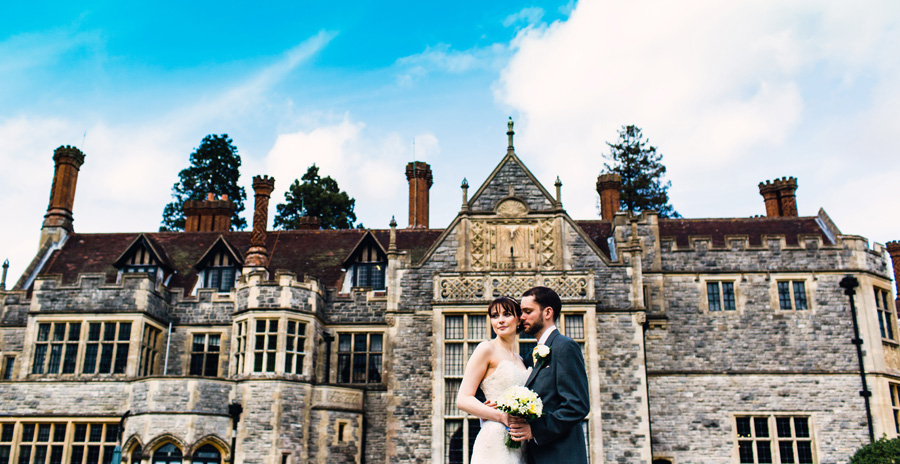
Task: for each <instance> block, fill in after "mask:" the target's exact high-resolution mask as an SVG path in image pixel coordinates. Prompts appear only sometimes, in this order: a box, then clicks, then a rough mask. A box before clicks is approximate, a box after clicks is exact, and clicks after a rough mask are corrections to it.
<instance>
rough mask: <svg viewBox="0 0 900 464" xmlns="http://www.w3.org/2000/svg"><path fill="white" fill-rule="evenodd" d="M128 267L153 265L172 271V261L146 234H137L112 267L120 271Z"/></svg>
mask: <svg viewBox="0 0 900 464" xmlns="http://www.w3.org/2000/svg"><path fill="white" fill-rule="evenodd" d="M128 265H153V266H160V267H162V268H165V269H167V270H171V269H172V261H171V260H170V259H169V257H168V256H167V255H166V253H165V250H163V248H162V247H161V246H160V245H159V244H158V243H156V241H155V240H153V239H152V238H151V237H150V236H149V235H147V234H139V235H138V236H137V237H135V239H134V240H132V241H131V244H130V245H128V248H126V249H125V251H124V252H122V254H121V255H119V257H118V258H117V259H116V260H115V262H114V263H113V267H115V268H116V269H122V268H123V267H125V266H128Z"/></svg>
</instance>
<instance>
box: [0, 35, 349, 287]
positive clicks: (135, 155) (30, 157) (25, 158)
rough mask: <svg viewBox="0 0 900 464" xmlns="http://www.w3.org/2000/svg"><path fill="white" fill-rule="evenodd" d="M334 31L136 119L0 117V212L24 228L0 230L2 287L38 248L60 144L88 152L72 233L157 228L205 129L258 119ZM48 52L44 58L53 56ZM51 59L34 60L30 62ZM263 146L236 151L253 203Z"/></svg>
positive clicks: (11, 280) (10, 284) (13, 278)
mask: <svg viewBox="0 0 900 464" xmlns="http://www.w3.org/2000/svg"><path fill="white" fill-rule="evenodd" d="M332 37H334V34H330V33H325V32H322V33H319V34H318V35H316V36H314V37H312V38H310V39H308V40H306V41H304V42H302V43H301V44H299V45H297V46H296V47H294V48H292V49H291V50H288V51H287V52H285V54H284V55H283V56H282V57H281V58H280V59H278V60H276V61H275V62H274V63H272V64H270V65H269V66H266V67H263V68H261V69H260V70H259V71H258V72H256V73H254V74H253V75H251V76H250V77H249V78H247V79H245V80H243V81H238V82H236V83H234V84H233V85H232V87H230V88H228V89H225V91H224V92H221V94H222V96H216V97H213V98H206V97H203V96H200V97H198V98H197V100H194V101H188V102H185V103H184V105H182V106H180V107H177V108H173V109H171V110H170V111H168V112H166V113H165V114H146V115H144V117H142V118H138V120H137V121H136V122H130V123H126V122H119V121H116V120H114V119H113V118H109V117H104V116H102V114H103V112H102V110H99V109H98V110H97V113H94V112H93V111H92V112H91V113H89V114H87V115H66V116H64V117H47V116H39V115H24V114H23V115H17V116H9V117H6V118H5V119H0V141H2V143H0V165H2V166H4V169H2V170H0V186H2V193H3V194H2V195H0V210H2V211H4V214H5V215H7V217H10V218H15V221H16V224H23V225H24V226H25V227H4V228H0V243H2V244H3V245H4V246H3V248H2V249H0V261H2V260H3V259H5V258H7V257H8V258H9V260H10V270H9V278H8V281H7V285H8V286H12V285H13V284H14V283H15V281H16V279H18V276H19V275H20V274H21V273H22V272H23V271H24V269H25V267H26V266H27V265H28V263H29V262H30V261H31V259H32V258H33V257H34V254H35V253H36V252H37V242H38V239H39V237H40V224H41V221H42V217H43V215H44V212H45V211H46V208H47V203H48V199H49V194H50V186H51V182H52V177H53V160H52V155H53V150H54V149H55V148H56V147H58V146H59V145H62V144H70V145H77V146H78V147H79V148H82V149H83V151H84V153H85V163H84V166H83V167H82V169H81V171H80V173H79V177H78V186H77V191H76V195H75V205H74V212H73V214H74V217H75V223H74V227H75V230H76V231H77V232H113V231H114V232H125V231H153V230H157V229H158V228H159V222H160V219H161V217H162V209H163V207H164V206H165V205H166V204H167V203H168V202H169V201H171V197H170V194H171V188H172V184H173V183H174V182H175V181H176V180H177V174H178V172H179V171H180V170H181V169H183V168H185V167H187V159H188V155H189V154H190V152H191V151H192V150H193V148H194V147H196V146H197V145H199V142H200V140H201V139H202V137H203V136H204V135H206V134H207V133H208V132H207V131H209V129H210V127H223V126H225V127H235V126H237V127H242V126H244V125H246V123H247V121H248V120H252V121H253V122H257V121H256V117H257V116H258V115H259V114H260V113H263V112H265V111H266V110H268V111H272V109H271V108H267V107H266V105H265V103H267V102H268V100H269V99H270V98H272V97H271V92H270V91H271V88H272V87H273V86H275V85H276V84H277V83H278V82H280V81H281V80H282V79H284V78H285V77H286V76H287V75H288V74H290V72H291V71H293V70H294V69H296V68H297V67H298V66H300V65H302V63H304V62H305V61H306V60H308V59H309V58H310V57H311V56H312V55H313V54H315V53H316V52H317V51H319V50H321V49H322V48H323V47H325V46H326V45H327V44H328V42H329V40H331V38H332ZM9 43H10V42H9V41H7V42H6V43H5V44H7V45H8V44H9ZM13 43H16V42H13ZM48 47H49V48H50V49H51V50H55V48H56V47H55V46H52V47H50V46H48ZM53 53H59V52H53ZM53 53H51V52H47V53H45V55H46V56H48V57H52V56H53ZM39 58H40V57H39ZM47 59H49V58H40V59H38V60H37V61H35V63H38V64H39V63H42V62H44V61H46V60H47ZM34 65H36V64H34ZM17 66H19V65H17ZM23 66H24V65H23ZM29 66H32V65H29ZM19 67H22V66H19ZM282 105H289V103H282ZM98 114H100V116H98ZM261 117H269V118H272V117H273V115H272V114H265V115H263V116H261ZM276 117H277V116H276ZM223 121H226V122H227V123H226V124H223ZM278 122H279V121H277V120H276V121H271V124H272V125H273V126H275V125H276V124H277V123H278ZM85 133H86V137H85ZM83 138H84V142H83V144H82V139H83ZM268 148H269V147H268V146H266V147H253V146H249V147H248V146H246V145H245V146H243V147H242V153H243V161H244V169H243V170H242V171H243V172H244V174H245V175H244V176H242V177H241V184H242V185H244V187H245V189H247V191H248V194H249V195H248V196H249V197H250V198H249V199H250V202H249V205H252V195H253V194H252V189H251V188H250V183H251V178H252V174H251V173H256V172H259V171H256V170H254V169H253V168H255V167H257V166H258V165H259V163H258V162H257V161H256V160H254V159H253V155H252V154H253V153H254V152H255V153H262V152H264V151H265V150H267V149H268ZM248 153H249V154H250V155H248ZM248 174H249V175H248ZM276 174H277V172H276ZM301 174H302V173H301ZM297 177H299V175H298V176H297ZM249 209H250V210H251V211H248V212H245V214H246V215H249V216H251V217H252V206H251V207H250V208H249ZM251 219H252V218H251ZM248 222H249V221H248Z"/></svg>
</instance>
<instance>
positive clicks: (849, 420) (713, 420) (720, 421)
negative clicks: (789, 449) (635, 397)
mask: <svg viewBox="0 0 900 464" xmlns="http://www.w3.org/2000/svg"><path fill="white" fill-rule="evenodd" d="M649 384H650V392H651V397H650V407H651V419H652V421H653V453H654V456H659V457H669V458H674V459H675V461H674V462H678V463H679V464H701V463H702V464H715V463H722V464H725V463H733V462H737V459H736V454H737V438H736V432H735V430H734V427H735V423H734V416H735V415H748V414H752V415H760V416H765V415H768V414H776V415H777V414H785V415H808V416H811V421H810V428H811V430H812V431H813V434H814V441H815V447H814V448H815V449H816V450H817V451H818V460H817V461H816V462H818V463H820V464H836V463H842V462H847V461H848V460H849V458H850V456H852V454H853V453H854V452H855V451H856V449H858V448H859V447H860V446H862V445H864V444H866V443H867V442H868V431H867V428H866V415H865V409H864V407H863V400H862V398H860V396H859V394H858V391H859V387H860V383H859V376H858V375H857V376H854V375H852V374H847V375H731V376H726V375H659V376H651V377H650V379H649ZM772 433H774V431H772ZM773 448H774V449H773V452H777V447H773Z"/></svg>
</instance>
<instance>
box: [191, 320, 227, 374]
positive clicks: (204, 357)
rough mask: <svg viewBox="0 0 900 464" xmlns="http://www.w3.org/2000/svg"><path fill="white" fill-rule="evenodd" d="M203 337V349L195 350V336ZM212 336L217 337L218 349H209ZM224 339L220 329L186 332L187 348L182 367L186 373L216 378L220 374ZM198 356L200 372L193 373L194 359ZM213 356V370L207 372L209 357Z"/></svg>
mask: <svg viewBox="0 0 900 464" xmlns="http://www.w3.org/2000/svg"><path fill="white" fill-rule="evenodd" d="M198 336H199V337H203V351H196V350H195V348H196V343H195V341H196V337H198ZM212 337H217V338H218V340H219V341H218V343H219V344H218V350H217V351H214V352H213V351H209V348H210V341H211V339H212ZM224 341H225V334H224V333H222V331H216V330H194V331H191V332H189V333H188V336H187V339H186V340H185V342H186V343H187V347H186V348H187V349H186V350H185V352H186V353H188V357H187V360H186V361H187V366H186V368H185V369H184V372H187V375H190V376H194V377H206V378H218V377H221V376H222V351H223V350H222V349H223V345H224ZM197 356H199V359H200V360H201V361H200V373H199V374H195V373H194V370H193V369H194V359H195V357H197ZM211 356H215V357H216V360H215V363H214V366H215V372H214V373H212V374H209V372H208V368H209V367H210V366H209V363H210V360H209V359H210V357H211Z"/></svg>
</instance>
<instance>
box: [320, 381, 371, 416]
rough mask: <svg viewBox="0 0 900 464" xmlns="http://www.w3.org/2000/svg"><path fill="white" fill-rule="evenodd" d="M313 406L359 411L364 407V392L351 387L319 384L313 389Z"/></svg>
mask: <svg viewBox="0 0 900 464" xmlns="http://www.w3.org/2000/svg"><path fill="white" fill-rule="evenodd" d="M313 407H314V408H320V409H349V410H353V411H359V410H362V407H363V393H362V391H359V390H351V389H349V388H341V387H326V386H317V387H315V390H313Z"/></svg>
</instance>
